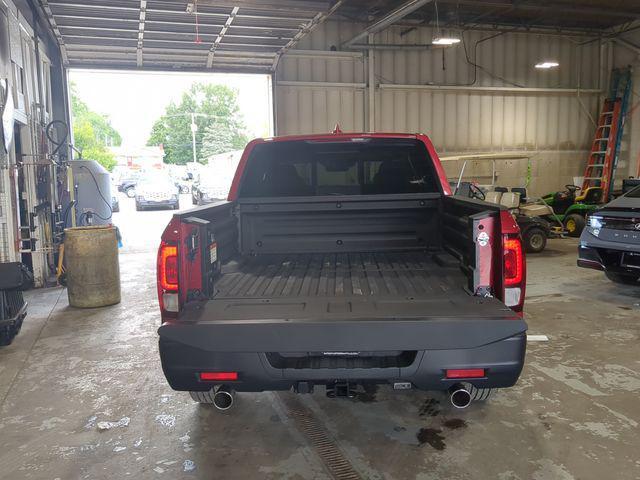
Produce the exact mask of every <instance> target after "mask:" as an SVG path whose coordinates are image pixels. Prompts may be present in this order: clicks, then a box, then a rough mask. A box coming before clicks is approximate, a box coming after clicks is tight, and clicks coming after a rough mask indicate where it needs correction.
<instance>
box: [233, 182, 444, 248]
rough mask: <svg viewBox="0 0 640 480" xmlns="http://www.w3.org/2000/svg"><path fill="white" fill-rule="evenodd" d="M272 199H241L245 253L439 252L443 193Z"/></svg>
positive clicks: (242, 234) (241, 243) (242, 244)
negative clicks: (375, 196) (411, 195)
mask: <svg viewBox="0 0 640 480" xmlns="http://www.w3.org/2000/svg"><path fill="white" fill-rule="evenodd" d="M402 197H404V198H402ZM274 200H275V199H269V200H267V199H255V200H251V199H243V200H240V201H239V207H240V223H241V225H240V231H241V242H240V250H241V252H242V253H243V254H245V255H247V254H258V255H259V254H272V253H291V252H295V253H334V252H335V253H343V252H344V253H346V252H384V251H392V250H393V251H399V250H438V249H440V248H441V241H440V232H439V206H440V195H439V194H435V195H429V194H425V195H422V196H414V197H409V198H407V196H406V195H405V196H398V197H395V198H394V196H393V195H389V196H385V198H380V196H379V195H378V196H377V198H371V199H367V198H366V197H358V198H354V197H351V198H349V197H336V198H335V199H333V198H327V197H323V198H314V199H310V198H306V199H305V198H296V199H288V200H287V201H286V202H278V201H274Z"/></svg>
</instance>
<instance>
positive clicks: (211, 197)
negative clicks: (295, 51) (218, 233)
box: [69, 69, 273, 248]
mask: <svg viewBox="0 0 640 480" xmlns="http://www.w3.org/2000/svg"><path fill="white" fill-rule="evenodd" d="M271 92H272V90H271V77H270V76H269V75H259V74H215V73H212V74H200V73H173V72H131V71H100V70H84V69H83V70H74V69H72V70H70V72H69V93H70V97H71V110H72V130H73V142H74V147H75V149H76V159H77V158H79V157H80V158H82V159H84V160H95V161H96V162H98V164H100V167H104V169H105V170H107V171H108V172H109V182H110V189H111V205H110V209H107V210H106V211H104V208H106V206H105V205H104V204H105V202H104V201H103V200H102V198H101V197H102V196H103V195H100V193H104V192H96V191H92V190H94V182H93V178H88V179H87V184H88V189H89V192H88V197H90V198H86V196H83V192H76V193H77V194H78V197H79V198H78V199H77V200H78V205H77V207H76V209H75V213H76V223H77V224H78V225H85V224H87V223H93V224H97V223H111V222H113V223H114V224H116V225H119V226H120V228H121V230H122V231H123V234H125V235H126V234H129V235H126V236H127V242H124V243H125V245H126V246H127V248H131V247H134V248H135V245H136V244H137V245H138V246H139V247H141V246H143V245H146V244H148V242H146V241H145V239H147V238H148V239H150V240H153V241H155V239H157V238H158V235H157V234H158V232H156V231H155V230H154V229H155V228H156V227H157V228H162V227H163V226H164V225H165V224H166V222H164V219H161V218H155V219H154V221H147V220H151V217H154V216H155V217H167V218H168V216H170V215H171V212H170V210H178V209H182V210H184V209H186V208H191V207H192V206H195V205H202V204H205V203H212V202H216V201H221V200H224V199H225V198H226V196H227V193H228V190H229V187H230V184H231V180H232V176H233V172H234V171H235V167H236V165H237V163H238V161H239V159H240V155H241V153H242V150H243V149H244V146H245V145H246V143H247V142H248V141H250V140H251V139H253V138H257V137H265V136H271V135H273V114H272V111H273V110H272V98H271ZM100 167H98V171H95V170H94V171H93V174H94V175H93V176H96V177H99V176H100V172H102V174H103V176H104V173H105V172H103V171H102V170H101V169H100ZM82 173H86V172H85V171H84V170H83V172H82ZM98 180H99V181H98V183H100V184H103V183H104V181H103V182H101V181H100V179H99V178H98ZM77 184H78V182H77V181H76V185H77ZM78 188H81V187H80V186H77V187H76V189H78ZM107 188H108V187H107ZM103 190H104V188H103ZM104 196H105V197H106V195H104ZM83 197H84V198H83ZM92 202H93V203H94V204H93V205H92ZM92 208H95V210H96V212H95V216H92V215H91V214H89V218H87V214H86V212H87V211H89V210H91V209H92ZM101 212H102V213H101ZM105 218H108V220H105ZM123 223H124V224H125V225H121V224H123ZM141 227H142V228H141ZM137 228H141V230H140V231H136V229H137ZM149 229H151V230H153V231H150V230H149ZM133 231H136V233H135V234H134V235H130V234H131V233H132V232H133Z"/></svg>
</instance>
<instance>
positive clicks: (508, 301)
mask: <svg viewBox="0 0 640 480" xmlns="http://www.w3.org/2000/svg"><path fill="white" fill-rule="evenodd" d="M503 258H504V268H503V273H504V280H503V286H504V297H503V300H504V303H505V305H506V306H507V307H509V308H511V309H512V310H513V311H515V312H522V309H523V308H524V288H525V270H526V264H525V257H524V251H523V249H522V241H521V240H520V237H519V236H517V237H516V236H513V235H505V236H504V241H503Z"/></svg>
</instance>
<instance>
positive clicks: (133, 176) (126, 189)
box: [118, 171, 141, 198]
mask: <svg viewBox="0 0 640 480" xmlns="http://www.w3.org/2000/svg"><path fill="white" fill-rule="evenodd" d="M140 176H141V172H137V171H131V172H129V173H128V174H125V175H123V176H122V177H120V183H119V184H118V191H119V192H122V193H124V194H126V195H127V197H129V198H134V197H135V196H136V185H137V183H138V181H139V179H140Z"/></svg>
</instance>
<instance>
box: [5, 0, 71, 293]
mask: <svg viewBox="0 0 640 480" xmlns="http://www.w3.org/2000/svg"><path fill="white" fill-rule="evenodd" d="M37 30H39V31H41V32H46V34H44V35H41V34H38V33H37ZM64 75H65V73H64V69H63V67H62V65H61V63H60V57H59V49H58V46H57V45H56V44H55V43H54V42H53V41H52V39H51V38H50V37H49V36H48V29H47V27H46V26H45V25H42V24H34V21H33V15H32V13H31V11H30V9H29V6H28V5H27V4H26V3H25V2H23V1H19V2H17V3H14V2H12V1H11V0H0V81H3V82H5V81H6V82H7V85H8V87H9V88H8V91H9V95H11V97H12V99H13V104H14V106H15V111H14V129H15V130H14V141H13V143H12V145H11V147H10V148H9V151H8V153H6V152H4V148H2V147H0V261H3V262H14V261H22V262H23V263H25V264H27V265H28V266H29V267H30V268H31V269H32V270H33V273H34V278H35V283H36V286H44V285H45V284H46V283H47V280H48V278H50V277H51V276H52V273H53V268H54V265H55V263H54V260H53V255H54V239H53V226H52V222H53V215H52V214H53V213H54V212H53V209H54V208H55V205H57V204H58V203H59V195H60V194H61V192H60V191H59V190H60V188H59V187H62V184H60V183H59V182H58V180H59V179H58V177H57V169H56V168H55V167H54V163H53V161H55V160H56V159H54V158H52V157H51V156H50V155H49V153H50V152H51V151H52V150H53V147H52V145H51V143H50V142H49V141H48V140H47V139H46V136H45V127H46V125H47V124H48V123H49V122H51V121H52V120H54V119H61V120H64V121H65V122H67V110H66V101H65V94H64V89H65V86H64V84H65V82H64ZM52 86H54V87H55V88H52ZM58 133H59V132H56V131H55V129H54V130H52V131H51V134H52V135H53V137H54V138H56V137H57V136H58ZM52 160H53V161H52ZM61 181H62V183H64V179H61Z"/></svg>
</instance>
